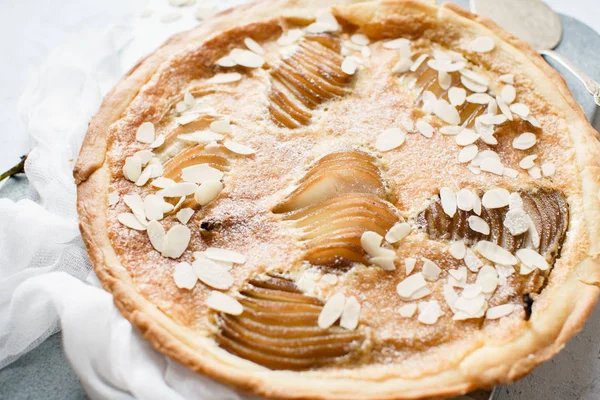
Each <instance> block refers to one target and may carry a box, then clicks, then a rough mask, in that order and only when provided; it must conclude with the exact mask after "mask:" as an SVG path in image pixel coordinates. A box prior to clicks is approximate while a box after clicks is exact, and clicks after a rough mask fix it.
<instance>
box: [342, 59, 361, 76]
mask: <svg viewBox="0 0 600 400" xmlns="http://www.w3.org/2000/svg"><path fill="white" fill-rule="evenodd" d="M358 66H359V64H358V61H357V60H356V58H354V57H352V56H350V57H346V58H345V59H344V61H342V72H344V73H345V74H346V75H354V73H355V72H356V70H357V69H358Z"/></svg>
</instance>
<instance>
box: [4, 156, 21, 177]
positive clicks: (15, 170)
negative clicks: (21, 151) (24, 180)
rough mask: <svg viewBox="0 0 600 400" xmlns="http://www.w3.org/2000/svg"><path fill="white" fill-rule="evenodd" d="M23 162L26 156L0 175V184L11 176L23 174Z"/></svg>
mask: <svg viewBox="0 0 600 400" xmlns="http://www.w3.org/2000/svg"><path fill="white" fill-rule="evenodd" d="M25 160H27V156H22V157H21V161H20V162H19V163H18V164H17V165H15V166H14V167H12V168H11V169H9V170H8V171H6V172H5V173H3V174H2V175H0V182H2V181H3V180H5V179H6V178H10V177H11V176H13V175H16V174H20V173H21V172H25Z"/></svg>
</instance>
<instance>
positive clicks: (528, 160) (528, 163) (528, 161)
mask: <svg viewBox="0 0 600 400" xmlns="http://www.w3.org/2000/svg"><path fill="white" fill-rule="evenodd" d="M537 157H538V156H537V155H536V154H532V155H530V156H527V157H523V159H522V160H521V161H520V162H519V167H521V168H523V169H526V170H527V169H529V168H533V167H534V166H535V160H536V159H537Z"/></svg>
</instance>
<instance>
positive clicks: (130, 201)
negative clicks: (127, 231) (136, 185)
mask: <svg viewBox="0 0 600 400" xmlns="http://www.w3.org/2000/svg"><path fill="white" fill-rule="evenodd" d="M123 202H124V203H125V205H126V206H127V207H129V209H130V210H131V212H132V213H133V214H134V215H135V216H136V218H137V219H139V220H140V221H142V222H144V221H146V213H145V209H144V201H143V200H142V197H141V196H140V195H139V194H137V193H132V194H126V195H125V196H123Z"/></svg>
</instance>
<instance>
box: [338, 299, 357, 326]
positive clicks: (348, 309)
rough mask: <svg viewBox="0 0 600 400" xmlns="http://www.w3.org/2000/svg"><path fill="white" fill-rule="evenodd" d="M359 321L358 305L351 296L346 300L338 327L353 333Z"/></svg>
mask: <svg viewBox="0 0 600 400" xmlns="http://www.w3.org/2000/svg"><path fill="white" fill-rule="evenodd" d="M359 319H360V303H359V302H358V300H356V297H354V296H351V297H348V298H347V299H346V304H345V305H344V311H342V318H341V319H340V326H341V327H342V328H345V329H348V330H350V331H353V330H355V329H356V327H357V326H358V321H359Z"/></svg>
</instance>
